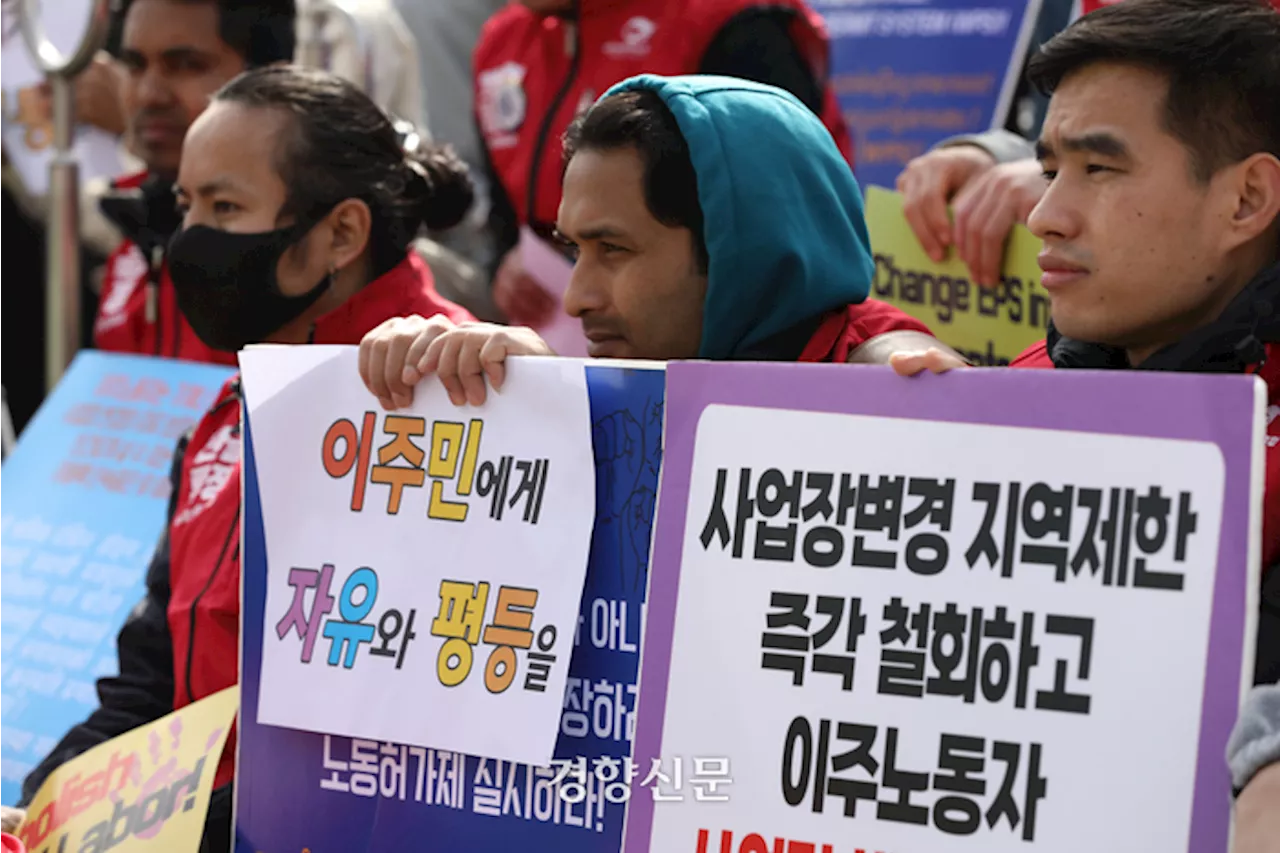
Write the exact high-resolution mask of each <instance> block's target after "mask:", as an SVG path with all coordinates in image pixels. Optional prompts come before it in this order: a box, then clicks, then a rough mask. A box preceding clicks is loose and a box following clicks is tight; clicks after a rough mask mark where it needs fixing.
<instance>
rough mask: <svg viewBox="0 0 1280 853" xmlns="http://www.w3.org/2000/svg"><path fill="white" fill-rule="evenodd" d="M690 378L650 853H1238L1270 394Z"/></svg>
mask: <svg viewBox="0 0 1280 853" xmlns="http://www.w3.org/2000/svg"><path fill="white" fill-rule="evenodd" d="M667 372H668V385H667V422H666V423H667V427H666V435H665V446H664V452H665V458H664V466H663V475H662V499H661V501H660V502H659V511H658V520H657V530H656V534H655V540H654V554H653V563H652V569H651V571H652V583H651V587H650V597H649V601H648V615H647V619H646V624H645V645H644V650H643V659H642V663H641V681H640V684H641V693H640V707H639V711H638V713H637V722H636V744H635V755H636V758H635V760H636V762H637V763H638V764H639V765H640V766H642V767H643V766H645V765H646V764H647V762H648V761H649V759H650V758H652V757H657V756H665V755H681V754H692V755H701V756H726V757H728V758H729V759H730V761H731V767H732V771H733V772H732V774H731V778H729V779H726V780H725V782H726V790H725V791H724V795H725V796H724V797H723V798H724V799H727V800H728V802H722V803H717V804H716V805H715V806H714V807H712V806H711V805H709V804H708V805H700V804H699V803H698V802H696V801H692V802H691V801H685V802H681V803H668V804H655V803H652V802H650V801H649V800H647V799H645V798H640V799H637V800H635V801H633V802H632V804H631V807H630V809H629V811H628V815H627V831H626V846H625V848H624V849H625V850H627V851H647V850H695V849H696V850H699V851H707V853H710V851H714V850H717V849H718V850H732V851H738V850H748V849H779V848H778V844H779V843H781V844H782V845H783V846H784V847H786V849H793V847H790V846H787V845H790V844H796V845H814V846H813V847H812V848H805V849H825V848H823V847H822V845H823V844H831V843H832V842H833V841H834V840H839V842H840V845H841V847H842V848H844V849H847V846H848V845H850V844H852V845H853V846H856V847H858V848H861V849H865V850H878V851H893V850H912V849H928V850H930V851H936V852H937V853H947V851H961V850H968V849H970V846H971V845H972V843H973V842H974V841H976V840H980V841H981V844H982V847H983V849H984V850H988V851H993V853H999V851H1019V850H1037V851H1052V853H1068V851H1077V850H1083V849H1160V850H1178V851H1183V850H1185V851H1201V850H1221V849H1225V846H1226V844H1227V840H1228V827H1229V823H1230V809H1231V806H1230V802H1229V800H1228V798H1226V797H1225V796H1224V793H1225V792H1226V791H1229V790H1230V780H1229V778H1228V777H1227V769H1226V766H1225V763H1224V762H1223V760H1222V755H1223V750H1224V749H1225V745H1226V739H1227V736H1228V734H1229V732H1230V730H1231V727H1232V725H1233V723H1234V721H1235V717H1236V713H1237V710H1238V703H1239V697H1240V695H1241V691H1242V687H1243V686H1244V685H1246V684H1247V683H1248V679H1247V678H1246V673H1245V668H1246V661H1247V659H1248V655H1246V653H1245V650H1246V649H1247V648H1251V644H1252V642H1253V637H1252V632H1253V623H1252V620H1251V618H1250V616H1249V613H1250V611H1249V609H1248V607H1247V601H1248V598H1249V596H1248V591H1249V590H1250V589H1252V588H1255V587H1254V585H1255V584H1257V583H1258V561H1259V554H1258V542H1259V541H1260V495H1261V480H1260V477H1255V464H1254V463H1255V460H1256V459H1257V458H1259V456H1258V455H1259V454H1260V453H1261V452H1262V437H1263V434H1262V423H1263V419H1262V416H1261V413H1262V409H1263V408H1264V407H1265V388H1264V386H1263V385H1262V383H1261V381H1260V380H1257V379H1256V378H1254V377H1221V376H1217V377H1210V376H1165V375H1142V374H1138V373H1122V372H1116V373H1114V374H1111V375H1104V376H1099V375H1091V374H1087V373H1079V374H1075V373H1072V372H1049V371H1025V372H1020V371H1007V372H1005V371H1001V372H996V371H991V372H988V371H972V372H968V371H966V372H963V373H956V374H949V375H947V376H944V377H931V376H930V377H924V378H923V379H917V380H913V381H910V382H908V381H906V380H903V379H901V378H900V377H896V376H894V375H893V374H892V373H891V372H889V371H886V370H884V369H883V368H880V369H876V368H848V369H845V370H841V371H831V370H824V369H823V368H822V367H821V366H808V365H715V364H698V363H691V364H672V365H670V366H669V367H668V371H667ZM1258 470H1260V469H1258ZM677 601H678V606H677ZM676 648H678V649H679V650H680V652H679V654H678V655H677V654H673V650H674V649H676ZM1155 708H1158V709H1159V712H1158V713H1151V712H1150V709H1155ZM1106 767H1114V768H1116V769H1117V770H1118V771H1119V770H1122V771H1123V772H1104V773H1100V772H1099V768H1106ZM1135 788H1137V789H1140V790H1142V791H1143V796H1142V798H1141V802H1140V803H1138V802H1135V800H1134V799H1133V797H1132V796H1131V792H1132V791H1133V790H1135ZM703 799H704V800H705V799H707V798H703ZM1082 814H1083V815H1089V819H1088V820H1083V821H1082V820H1080V815H1082ZM752 839H755V840H752ZM761 845H763V846H761ZM771 845H772V846H771ZM831 849H838V848H837V847H835V846H833V847H832V848H831Z"/></svg>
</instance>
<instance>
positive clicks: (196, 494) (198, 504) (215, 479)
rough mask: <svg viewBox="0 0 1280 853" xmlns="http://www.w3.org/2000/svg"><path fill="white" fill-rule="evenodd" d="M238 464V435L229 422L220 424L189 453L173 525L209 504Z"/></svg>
mask: <svg viewBox="0 0 1280 853" xmlns="http://www.w3.org/2000/svg"><path fill="white" fill-rule="evenodd" d="M239 464H240V439H239V438H237V437H236V436H235V435H233V434H232V427H231V425H229V424H224V425H223V426H220V427H218V429H217V431H216V432H214V434H213V435H212V436H210V437H209V440H208V441H206V442H205V444H204V447H201V448H200V450H199V452H197V453H196V455H195V456H194V457H192V460H191V468H190V471H189V474H188V480H187V493H186V495H185V496H184V500H183V506H182V509H181V510H180V511H179V512H178V513H177V515H175V516H174V518H173V526H174V527H181V526H182V525H184V524H188V523H190V522H191V521H192V520H193V519H195V518H196V517H198V516H199V515H200V514H201V513H203V512H204V511H205V510H206V509H208V508H209V507H210V506H212V505H213V502H214V501H215V500H217V498H218V495H220V494H221V493H222V490H223V489H225V488H226V487H227V483H228V482H230V480H231V475H232V474H233V473H235V471H236V467H237V466H238V465H239Z"/></svg>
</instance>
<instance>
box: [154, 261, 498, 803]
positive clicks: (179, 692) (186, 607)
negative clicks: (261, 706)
mask: <svg viewBox="0 0 1280 853" xmlns="http://www.w3.org/2000/svg"><path fill="white" fill-rule="evenodd" d="M406 314H421V315H422V316H424V317H431V316H433V315H435V314H444V315H445V316H447V317H449V318H450V319H451V320H453V321H454V322H456V323H462V322H467V321H474V319H475V318H474V317H472V316H471V315H470V314H469V313H467V311H466V309H464V308H461V307H459V306H457V305H454V304H453V303H452V302H449V301H447V300H446V299H444V298H443V297H442V296H440V295H439V294H438V293H436V291H435V286H434V285H433V283H432V278H431V272H430V270H428V268H427V265H426V263H424V262H423V261H422V259H421V258H419V257H418V256H417V255H416V254H412V253H411V254H410V255H409V256H408V257H407V258H406V259H405V260H404V262H402V263H401V264H400V265H399V266H397V267H395V268H394V269H392V270H391V271H390V272H388V273H387V274H386V275H384V276H382V277H381V278H379V279H377V280H376V281H374V282H372V283H370V284H369V285H368V286H366V287H365V289H364V290H362V291H360V292H359V293H357V294H356V295H355V296H353V297H351V298H350V299H348V300H347V301H346V303H344V304H343V305H342V306H340V307H339V308H337V309H335V310H334V311H332V312H330V313H328V314H326V315H324V316H323V317H321V318H320V319H319V320H317V321H316V333H315V343H318V344H356V343H359V342H360V339H361V338H362V337H364V336H365V334H366V333H368V332H370V331H372V330H373V328H374V327H375V326H377V325H378V324H379V323H381V322H383V321H384V320H388V319H390V318H391V317H400V316H404V315H406ZM176 497H177V503H176V505H175V510H174V514H173V517H172V518H171V519H170V520H169V585H170V597H169V635H170V637H171V639H172V641H173V667H174V673H173V675H174V696H173V707H174V708H175V709H176V708H181V707H183V706H185V705H189V704H191V703H192V702H195V701H197V700H199V699H203V698H204V697H206V696H209V695H211V694H213V693H216V692H218V691H219V690H222V689H224V688H226V687H230V686H231V685H233V684H235V683H237V681H238V680H239V668H238V656H239V648H240V647H239V637H240V396H239V377H237V378H235V379H232V380H231V381H229V382H228V383H227V384H226V386H225V387H224V388H223V389H222V393H221V394H220V395H219V397H218V401H217V402H216V403H214V405H213V408H212V409H210V410H209V412H208V413H207V414H205V416H204V418H203V419H202V420H201V421H200V423H199V424H197V425H196V428H195V431H194V433H193V434H192V436H191V441H190V443H189V444H188V445H187V452H186V455H185V457H184V458H183V461H182V474H181V479H180V480H179V481H178V483H177V489H176ZM234 760H235V733H234V732H232V736H231V738H229V739H228V741H227V746H226V750H225V751H224V752H223V754H222V761H221V763H220V764H219V765H218V775H217V779H216V781H215V783H214V784H215V785H224V784H226V783H227V782H230V781H231V777H232V773H233V770H234Z"/></svg>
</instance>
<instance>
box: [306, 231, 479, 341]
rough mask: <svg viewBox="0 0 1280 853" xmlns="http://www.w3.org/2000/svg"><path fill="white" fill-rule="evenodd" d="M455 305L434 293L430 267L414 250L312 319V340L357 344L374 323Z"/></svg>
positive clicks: (437, 310)
mask: <svg viewBox="0 0 1280 853" xmlns="http://www.w3.org/2000/svg"><path fill="white" fill-rule="evenodd" d="M449 309H455V310H456V306H454V305H453V304H452V303H449V302H447V301H446V300H445V299H444V298H443V297H441V296H440V295H439V294H438V293H436V290H435V285H434V284H433V283H432V277H431V271H430V270H429V269H428V267H427V264H426V262H425V261H423V260H422V259H421V258H420V257H418V255H417V253H415V252H414V251H412V250H410V251H409V252H408V254H407V255H406V256H405V259H404V260H403V261H401V262H400V263H398V264H396V265H395V266H394V267H392V268H391V269H389V270H388V271H387V272H385V273H383V274H382V275H380V276H378V277H377V278H375V279H374V280H373V281H371V282H369V283H368V284H366V285H365V286H364V287H363V288H362V289H361V290H360V291H359V292H357V293H355V294H353V295H352V296H351V297H350V298H348V299H347V301H346V302H344V303H342V304H341V305H339V306H338V307H337V308H335V309H333V310H332V311H330V312H329V313H327V314H323V315H321V316H320V317H318V318H317V319H316V322H315V327H314V329H313V331H312V335H311V343H315V344H358V343H360V339H361V338H363V337H364V336H365V335H366V334H368V333H369V332H371V331H373V329H374V327H376V326H378V325H379V324H381V323H383V322H385V321H386V320H389V319H391V318H392V317H400V316H403V315H405V314H423V316H429V315H430V314H434V313H441V312H443V313H449Z"/></svg>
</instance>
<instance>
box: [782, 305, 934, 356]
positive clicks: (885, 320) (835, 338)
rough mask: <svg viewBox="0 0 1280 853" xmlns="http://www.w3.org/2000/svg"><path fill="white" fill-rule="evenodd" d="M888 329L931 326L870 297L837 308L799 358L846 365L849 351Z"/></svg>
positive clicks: (926, 329) (914, 329) (925, 330)
mask: <svg viewBox="0 0 1280 853" xmlns="http://www.w3.org/2000/svg"><path fill="white" fill-rule="evenodd" d="M887 332H921V333H923V334H926V335H932V334H933V332H930V331H929V327H928V326H926V325H925V324H924V323H921V322H920V321H919V320H917V319H916V318H915V317H911V316H909V315H907V314H905V313H903V312H902V311H900V310H899V309H897V308H895V307H893V306H892V305H890V304H889V303H887V302H880V301H879V300H877V299H868V300H866V301H865V302H859V303H858V304H857V305H850V306H849V307H848V308H846V309H844V310H843V311H835V312H832V314H831V315H830V316H829V317H827V319H826V320H825V321H823V323H822V325H821V326H819V327H818V331H816V332H814V334H813V337H812V338H810V339H809V344H808V346H806V347H805V348H804V352H802V353H801V354H800V361H808V362H825V363H830V364H844V363H845V362H846V361H848V360H849V353H851V352H853V351H854V350H856V349H857V348H858V347H860V346H862V345H863V344H865V343H866V342H867V341H869V340H871V339H872V338H874V337H876V336H877V335H883V334H885V333H887Z"/></svg>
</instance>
